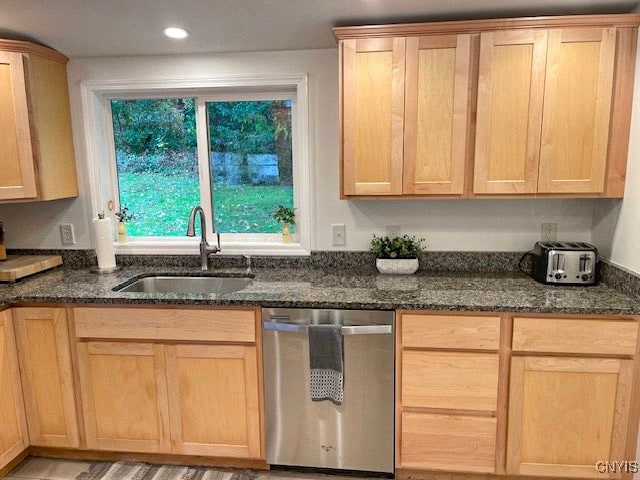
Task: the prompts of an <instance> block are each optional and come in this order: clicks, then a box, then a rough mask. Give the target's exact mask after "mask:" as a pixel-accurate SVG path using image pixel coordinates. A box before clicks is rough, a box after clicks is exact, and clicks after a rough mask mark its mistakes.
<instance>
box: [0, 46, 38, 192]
mask: <svg viewBox="0 0 640 480" xmlns="http://www.w3.org/2000/svg"><path fill="white" fill-rule="evenodd" d="M30 132H31V130H30V128H29V111H28V107H27V90H26V85H25V76H24V60H23V57H22V54H21V53H10V52H0V152H2V153H1V154H0V171H2V175H0V200H13V199H20V198H33V197H35V196H36V195H37V191H36V179H35V167H34V163H33V151H32V149H31V133H30Z"/></svg>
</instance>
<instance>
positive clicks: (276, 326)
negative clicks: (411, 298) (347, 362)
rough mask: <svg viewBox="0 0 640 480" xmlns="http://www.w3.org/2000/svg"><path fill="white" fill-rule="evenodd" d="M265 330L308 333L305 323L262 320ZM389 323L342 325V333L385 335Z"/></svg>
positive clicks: (388, 328) (390, 331)
mask: <svg viewBox="0 0 640 480" xmlns="http://www.w3.org/2000/svg"><path fill="white" fill-rule="evenodd" d="M262 325H263V326H264V329H265V330H276V331H278V332H289V333H309V327H308V326H307V325H296V324H293V323H278V322H263V324H262ZM391 333H392V329H391V325H354V326H350V327H342V335H385V334H391Z"/></svg>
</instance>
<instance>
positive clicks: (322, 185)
mask: <svg viewBox="0 0 640 480" xmlns="http://www.w3.org/2000/svg"><path fill="white" fill-rule="evenodd" d="M68 73H69V82H70V94H71V109H72V119H73V127H74V143H75V147H76V153H77V161H78V170H79V171H80V175H81V180H82V182H81V183H82V185H81V198H80V199H78V200H66V201H56V202H49V203H46V204H42V203H39V204H23V205H2V206H0V219H3V220H5V223H6V225H7V230H8V231H7V244H8V246H9V247H21V248H36V247H37V248H45V247H46V248H61V247H62V245H61V243H60V234H59V230H58V225H59V224H60V223H65V222H66V223H73V224H74V226H75V229H76V236H77V237H78V244H77V246H76V247H74V248H88V247H90V245H91V238H90V235H89V223H88V222H89V219H90V218H91V217H92V215H93V214H94V212H90V211H87V210H86V208H85V205H87V206H88V205H89V202H88V201H87V202H85V201H84V198H86V197H87V196H86V192H87V186H86V185H85V181H84V178H85V177H86V174H85V170H86V168H85V163H86V159H85V155H84V142H83V138H82V135H83V133H82V123H83V119H82V109H81V105H80V88H79V82H81V81H89V80H125V79H169V78H170V79H181V78H185V79H193V78H198V77H204V78H211V77H219V76H224V75H255V74H256V73H259V74H264V75H270V74H299V73H307V74H308V75H309V97H310V98H309V109H310V128H309V131H310V144H311V159H312V162H313V166H312V172H314V174H313V175H312V176H313V184H314V188H315V196H314V199H313V201H312V203H313V204H314V206H315V207H314V209H315V212H314V214H313V215H312V219H313V222H312V225H313V229H314V232H313V235H312V248H313V249H314V250H324V249H332V248H336V249H342V248H344V247H332V246H331V234H330V229H331V224H334V223H344V224H345V225H346V237H347V246H346V248H347V249H352V250H362V249H366V248H367V247H368V244H369V241H370V239H371V235H372V234H373V233H378V234H380V233H384V231H385V230H384V226H385V225H386V224H394V225H401V227H402V231H403V233H412V234H417V235H419V236H422V237H424V238H425V239H426V241H427V247H428V248H429V249H432V250H467V251H472V250H511V251H516V250H518V251H519V250H526V249H528V248H530V247H531V246H532V245H533V243H534V242H535V241H536V240H537V239H538V238H539V235H540V223H542V222H554V223H557V224H558V236H559V238H560V239H572V240H580V241H590V240H591V224H592V219H593V209H594V205H595V204H597V203H598V201H596V200H584V199H583V200H540V199H537V200H532V199H529V200H394V201H372V200H369V201H365V200H360V201H342V200H339V198H338V197H339V185H338V181H339V172H338V55H337V49H329V50H312V51H290V52H262V53H242V54H226V55H194V56H149V57H137V58H89V59H75V60H71V61H70V62H69V66H68ZM87 208H88V207H87Z"/></svg>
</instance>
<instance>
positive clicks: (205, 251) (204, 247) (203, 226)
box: [187, 205, 221, 270]
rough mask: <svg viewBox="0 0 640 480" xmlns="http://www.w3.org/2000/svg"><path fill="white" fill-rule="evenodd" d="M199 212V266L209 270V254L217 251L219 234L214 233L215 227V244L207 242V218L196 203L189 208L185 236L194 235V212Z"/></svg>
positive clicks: (218, 248) (218, 249)
mask: <svg viewBox="0 0 640 480" xmlns="http://www.w3.org/2000/svg"><path fill="white" fill-rule="evenodd" d="M198 213H199V214H200V233H201V238H200V267H201V269H202V270H209V262H208V259H209V254H211V253H218V252H219V251H220V250H221V248H220V234H219V233H216V231H215V227H214V229H213V233H215V234H216V240H217V241H216V245H209V243H208V242H207V237H206V235H207V219H206V216H205V213H204V210H203V209H202V207H201V206H200V205H197V206H195V207H193V208H192V209H191V213H190V214H189V224H188V225H187V237H195V236H196V214H198Z"/></svg>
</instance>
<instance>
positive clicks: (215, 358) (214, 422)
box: [166, 345, 262, 458]
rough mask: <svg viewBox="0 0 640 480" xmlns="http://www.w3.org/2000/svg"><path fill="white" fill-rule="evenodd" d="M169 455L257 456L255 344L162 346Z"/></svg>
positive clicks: (258, 427) (257, 422)
mask: <svg viewBox="0 0 640 480" xmlns="http://www.w3.org/2000/svg"><path fill="white" fill-rule="evenodd" d="M166 352H167V381H168V390H169V405H170V412H171V443H172V451H173V453H178V454H186V455H204V456H215V457H240V458H260V457H261V438H262V435H261V426H260V401H259V387H258V362H257V358H256V347H249V346H240V345H229V346H226V345H225V346H222V345H220V346H218V345H216V346H213V345H172V346H167V347H166Z"/></svg>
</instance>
